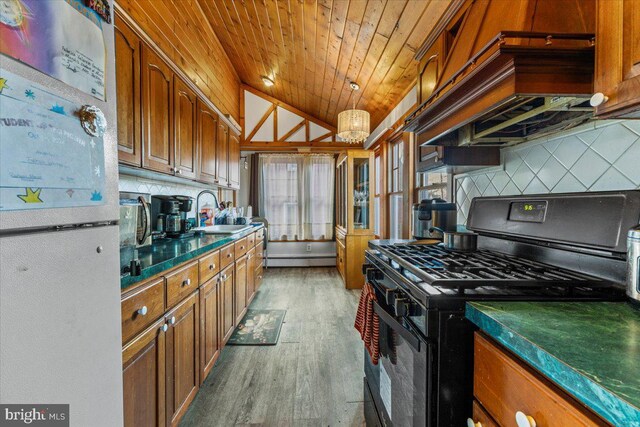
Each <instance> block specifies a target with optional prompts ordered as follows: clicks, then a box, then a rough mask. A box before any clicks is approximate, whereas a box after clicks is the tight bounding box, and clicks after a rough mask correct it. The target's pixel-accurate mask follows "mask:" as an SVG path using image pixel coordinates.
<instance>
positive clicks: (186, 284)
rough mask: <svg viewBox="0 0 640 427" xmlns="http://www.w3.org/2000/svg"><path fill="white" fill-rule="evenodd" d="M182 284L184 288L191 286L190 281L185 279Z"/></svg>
mask: <svg viewBox="0 0 640 427" xmlns="http://www.w3.org/2000/svg"><path fill="white" fill-rule="evenodd" d="M182 284H183V285H184V286H189V285H190V284H191V279H187V280H185V281H183V282H182Z"/></svg>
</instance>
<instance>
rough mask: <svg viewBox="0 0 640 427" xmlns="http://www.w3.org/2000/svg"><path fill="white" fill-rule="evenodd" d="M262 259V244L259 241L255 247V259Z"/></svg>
mask: <svg viewBox="0 0 640 427" xmlns="http://www.w3.org/2000/svg"><path fill="white" fill-rule="evenodd" d="M262 258H264V242H262V241H259V242H258V244H257V245H256V259H257V260H262Z"/></svg>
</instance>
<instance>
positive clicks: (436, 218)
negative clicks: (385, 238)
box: [412, 199, 458, 239]
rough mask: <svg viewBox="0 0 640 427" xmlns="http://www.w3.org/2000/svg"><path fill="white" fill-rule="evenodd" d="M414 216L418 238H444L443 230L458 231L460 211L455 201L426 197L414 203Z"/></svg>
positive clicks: (414, 228)
mask: <svg viewBox="0 0 640 427" xmlns="http://www.w3.org/2000/svg"><path fill="white" fill-rule="evenodd" d="M412 216H413V237H414V238H416V239H433V238H436V239H442V237H443V232H445V231H456V227H457V220H458V211H457V208H456V204H455V203H447V202H446V201H445V200H443V199H425V200H422V201H421V202H420V203H415V204H414V205H413V210H412Z"/></svg>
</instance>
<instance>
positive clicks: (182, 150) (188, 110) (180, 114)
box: [173, 77, 198, 179]
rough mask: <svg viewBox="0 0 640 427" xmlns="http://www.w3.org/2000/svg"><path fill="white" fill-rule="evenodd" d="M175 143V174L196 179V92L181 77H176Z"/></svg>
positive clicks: (174, 105) (174, 107)
mask: <svg viewBox="0 0 640 427" xmlns="http://www.w3.org/2000/svg"><path fill="white" fill-rule="evenodd" d="M173 81H174V88H173V94H174V101H173V118H174V122H173V123H174V125H173V129H174V145H175V151H176V160H175V174H176V175H177V176H181V177H183V178H191V179H195V178H196V174H197V167H198V150H197V148H198V141H197V136H198V133H197V126H196V117H197V116H196V113H197V111H198V108H197V99H198V97H197V96H196V94H195V93H194V92H193V91H192V90H191V89H189V86H187V84H186V83H185V82H184V81H182V79H181V78H179V77H174V80H173Z"/></svg>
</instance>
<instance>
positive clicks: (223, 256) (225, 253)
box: [220, 244, 235, 269]
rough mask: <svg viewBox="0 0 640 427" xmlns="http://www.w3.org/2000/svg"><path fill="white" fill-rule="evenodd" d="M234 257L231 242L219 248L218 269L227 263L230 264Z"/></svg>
mask: <svg viewBox="0 0 640 427" xmlns="http://www.w3.org/2000/svg"><path fill="white" fill-rule="evenodd" d="M234 259H235V257H234V250H233V244H231V245H229V246H225V247H224V248H222V249H220V269H223V268H225V267H226V266H228V265H229V264H231V263H232V262H233V260H234Z"/></svg>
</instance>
